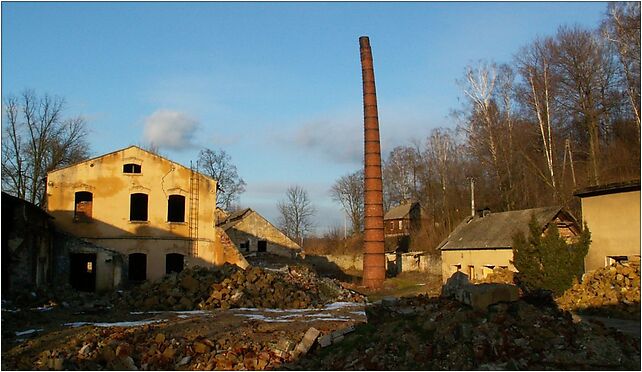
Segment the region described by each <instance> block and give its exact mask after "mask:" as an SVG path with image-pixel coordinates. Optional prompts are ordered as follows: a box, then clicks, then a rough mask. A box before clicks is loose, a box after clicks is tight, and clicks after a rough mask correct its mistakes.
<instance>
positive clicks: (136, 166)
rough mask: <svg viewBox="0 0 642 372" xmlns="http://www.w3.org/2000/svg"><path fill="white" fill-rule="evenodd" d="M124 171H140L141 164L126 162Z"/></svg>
mask: <svg viewBox="0 0 642 372" xmlns="http://www.w3.org/2000/svg"><path fill="white" fill-rule="evenodd" d="M123 173H140V164H133V163H130V164H125V165H123Z"/></svg>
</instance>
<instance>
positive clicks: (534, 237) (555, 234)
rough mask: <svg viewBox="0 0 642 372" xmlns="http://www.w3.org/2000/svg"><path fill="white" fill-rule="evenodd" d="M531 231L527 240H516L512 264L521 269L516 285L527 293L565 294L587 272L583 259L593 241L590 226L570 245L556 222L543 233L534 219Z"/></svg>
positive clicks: (518, 236) (515, 238) (585, 227)
mask: <svg viewBox="0 0 642 372" xmlns="http://www.w3.org/2000/svg"><path fill="white" fill-rule="evenodd" d="M529 231H530V233H529V236H528V238H526V237H525V236H524V234H523V233H518V234H516V235H515V236H514V237H513V261H512V264H513V265H514V266H515V268H516V269H517V270H518V273H517V274H516V277H517V282H518V283H519V285H520V287H522V289H524V290H525V291H526V292H533V291H536V290H538V289H545V290H550V291H552V292H553V293H554V294H555V295H560V294H562V293H563V292H564V291H565V290H566V289H568V288H570V287H571V285H572V283H573V278H579V277H580V275H582V272H583V271H584V257H585V256H586V253H587V252H588V247H589V244H590V242H591V234H590V232H589V229H588V226H586V224H585V225H584V230H583V231H582V233H581V234H580V236H579V237H578V239H577V240H576V242H574V243H570V244H569V243H566V241H565V240H564V238H562V237H561V236H560V234H559V231H558V229H557V226H556V225H555V224H554V223H551V224H549V226H548V227H547V228H546V230H545V231H544V234H542V231H541V228H540V227H539V225H538V223H537V221H536V220H535V217H533V218H532V219H531V222H530V223H529Z"/></svg>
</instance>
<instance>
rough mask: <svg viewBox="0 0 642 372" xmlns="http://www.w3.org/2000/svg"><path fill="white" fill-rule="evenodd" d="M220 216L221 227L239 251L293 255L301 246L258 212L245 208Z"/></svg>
mask: <svg viewBox="0 0 642 372" xmlns="http://www.w3.org/2000/svg"><path fill="white" fill-rule="evenodd" d="M218 215H219V216H221V217H222V218H221V220H220V221H219V223H218V225H217V227H219V228H221V229H222V230H223V231H224V232H225V233H226V234H227V236H228V237H229V238H230V240H231V241H232V242H233V243H234V245H236V247H237V249H238V250H239V251H240V252H241V253H249V252H259V253H262V252H269V253H273V254H276V255H280V256H286V257H294V256H296V255H297V253H299V252H300V251H301V247H300V246H299V245H298V244H297V243H295V242H294V241H293V240H292V239H290V238H288V237H287V235H285V234H284V233H283V232H281V230H279V229H277V228H276V227H275V226H274V225H272V224H271V223H270V221H268V220H267V219H265V218H264V217H263V216H261V215H260V214H259V213H258V212H256V211H254V210H252V209H250V208H246V209H242V210H239V211H236V212H233V213H230V214H227V215H225V214H223V213H220V212H219V213H218Z"/></svg>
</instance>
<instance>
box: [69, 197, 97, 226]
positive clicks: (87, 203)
mask: <svg viewBox="0 0 642 372" xmlns="http://www.w3.org/2000/svg"><path fill="white" fill-rule="evenodd" d="M93 200H94V195H93V194H92V193H90V192H89V191H78V192H76V197H75V200H74V222H90V221H91V210H92V204H93Z"/></svg>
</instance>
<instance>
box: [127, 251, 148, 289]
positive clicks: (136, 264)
mask: <svg viewBox="0 0 642 372" xmlns="http://www.w3.org/2000/svg"><path fill="white" fill-rule="evenodd" d="M128 278H129V280H130V281H133V282H141V281H143V280H145V279H147V255H146V254H145V253H132V254H130V255H129V275H128Z"/></svg>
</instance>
